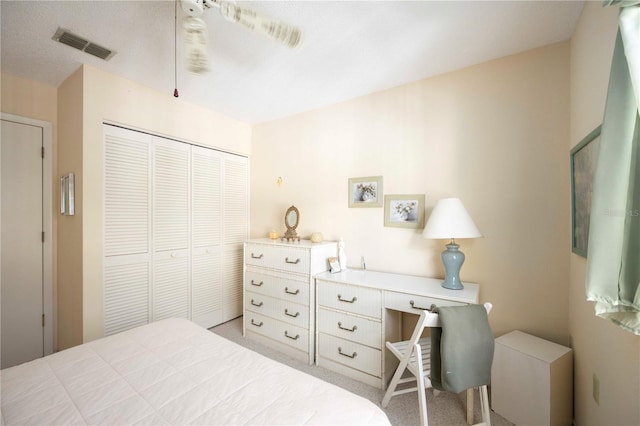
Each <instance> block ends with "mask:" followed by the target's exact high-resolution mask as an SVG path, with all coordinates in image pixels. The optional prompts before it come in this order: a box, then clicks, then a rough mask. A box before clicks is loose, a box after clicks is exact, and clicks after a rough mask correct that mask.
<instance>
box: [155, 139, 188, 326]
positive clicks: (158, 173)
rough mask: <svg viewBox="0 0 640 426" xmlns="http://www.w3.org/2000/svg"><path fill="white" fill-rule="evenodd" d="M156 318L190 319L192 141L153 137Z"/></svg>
mask: <svg viewBox="0 0 640 426" xmlns="http://www.w3.org/2000/svg"><path fill="white" fill-rule="evenodd" d="M153 141H154V146H153V208H152V211H153V286H152V288H153V290H152V319H153V321H157V320H160V319H164V318H170V317H181V318H190V312H189V310H190V307H189V270H190V260H189V227H190V224H189V217H190V191H189V188H190V172H189V169H190V149H191V146H190V145H188V144H184V143H180V142H175V141H171V140H168V139H163V138H158V137H153Z"/></svg>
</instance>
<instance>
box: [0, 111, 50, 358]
mask: <svg viewBox="0 0 640 426" xmlns="http://www.w3.org/2000/svg"><path fill="white" fill-rule="evenodd" d="M43 131H44V129H43V128H42V127H38V126H33V125H29V124H22V123H17V122H13V121H6V120H2V135H1V139H0V188H1V190H0V193H1V195H2V197H1V210H0V218H1V230H0V235H1V248H0V250H1V251H0V258H1V266H2V268H1V271H0V283H1V294H0V299H1V315H2V318H1V320H2V338H1V345H2V353H1V355H2V361H1V364H2V368H7V367H11V366H13V365H17V364H20V363H23V362H26V361H30V360H33V359H35V358H39V357H42V356H43V355H46V354H47V353H50V352H51V349H52V348H51V346H52V345H51V337H50V336H49V335H48V333H45V331H48V330H49V329H50V328H47V329H45V325H44V324H45V312H49V311H50V306H45V305H46V304H50V303H51V302H50V300H49V297H48V294H49V291H50V288H48V287H47V286H46V285H45V277H46V276H47V275H48V274H49V273H50V267H49V266H48V265H47V264H46V262H45V257H46V256H47V254H48V253H47V251H48V250H46V248H45V244H44V243H43V240H44V238H49V239H50V238H51V235H48V236H46V235H45V234H44V231H45V229H46V228H47V226H45V222H47V217H48V218H49V220H50V211H49V212H47V213H45V208H46V207H49V208H50V206H51V202H50V191H49V190H48V189H44V184H45V183H47V182H48V183H49V185H50V182H51V181H50V175H49V176H45V174H44V170H45V169H43V164H44V162H43V143H44V142H43V141H44V135H43ZM47 196H48V197H49V199H47ZM52 320H53V318H51V316H50V315H49V318H47V321H49V322H52ZM49 325H51V324H49Z"/></svg>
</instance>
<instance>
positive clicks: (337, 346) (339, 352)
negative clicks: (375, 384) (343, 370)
mask: <svg viewBox="0 0 640 426" xmlns="http://www.w3.org/2000/svg"><path fill="white" fill-rule="evenodd" d="M318 339H319V340H318V345H319V355H320V356H321V357H323V358H327V359H330V360H332V361H335V362H337V363H340V364H342V365H346V366H347V367H350V368H353V369H355V370H359V371H362V372H365V373H367V374H370V375H372V376H375V377H381V371H382V354H381V352H380V350H378V349H373V348H370V347H368V346H364V345H361V344H359V343H354V342H350V341H348V340H344V339H340V338H338V337H334V336H330V335H328V334H324V333H320V335H319V338H318Z"/></svg>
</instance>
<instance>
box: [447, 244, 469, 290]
mask: <svg viewBox="0 0 640 426" xmlns="http://www.w3.org/2000/svg"><path fill="white" fill-rule="evenodd" d="M459 247H460V246H459V245H458V244H456V243H455V241H454V240H451V243H450V244H447V249H446V250H445V251H443V252H442V255H441V257H442V263H444V270H445V276H444V282H443V283H442V287H444V288H448V289H450V290H462V289H463V288H464V286H463V285H462V282H461V281H460V268H461V267H462V264H463V263H464V253H462V252H461V251H458V248H459Z"/></svg>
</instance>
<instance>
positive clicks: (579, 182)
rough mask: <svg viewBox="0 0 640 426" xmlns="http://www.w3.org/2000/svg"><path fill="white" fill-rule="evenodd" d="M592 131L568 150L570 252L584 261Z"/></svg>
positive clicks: (595, 142)
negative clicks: (569, 161)
mask: <svg viewBox="0 0 640 426" xmlns="http://www.w3.org/2000/svg"><path fill="white" fill-rule="evenodd" d="M601 129H602V126H598V127H596V128H595V129H594V130H593V131H592V132H591V133H589V134H588V135H587V136H586V137H585V138H584V139H582V140H581V141H580V142H579V143H578V144H577V145H576V146H575V147H574V148H573V149H572V150H571V250H572V251H573V252H574V253H576V254H578V255H580V256H583V257H587V250H588V248H589V216H590V215H591V196H592V194H593V178H594V174H595V171H596V159H597V158H598V148H599V146H600V131H601Z"/></svg>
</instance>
